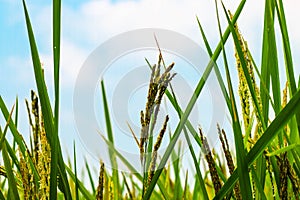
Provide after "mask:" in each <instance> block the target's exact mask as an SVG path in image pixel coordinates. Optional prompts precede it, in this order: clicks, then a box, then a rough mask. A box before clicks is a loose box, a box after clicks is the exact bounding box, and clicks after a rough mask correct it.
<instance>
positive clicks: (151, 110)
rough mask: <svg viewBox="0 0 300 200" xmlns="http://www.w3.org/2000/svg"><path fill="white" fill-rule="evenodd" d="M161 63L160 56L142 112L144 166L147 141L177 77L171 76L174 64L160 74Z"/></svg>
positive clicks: (141, 139) (141, 154)
mask: <svg viewBox="0 0 300 200" xmlns="http://www.w3.org/2000/svg"><path fill="white" fill-rule="evenodd" d="M161 62H162V56H161V54H160V55H159V59H158V63H157V65H154V66H153V67H152V72H151V76H150V83H149V88H148V95H147V103H146V108H145V113H144V111H141V113H140V120H141V125H142V128H141V137H140V142H139V147H140V160H141V163H142V165H143V163H144V161H145V160H144V154H145V151H146V150H145V148H146V147H147V140H148V137H149V133H152V132H153V129H154V127H155V124H156V120H157V115H158V112H159V107H160V104H161V100H162V97H163V95H164V93H165V91H166V89H167V87H168V84H169V82H170V81H171V80H172V79H173V77H174V76H175V74H172V75H171V74H170V71H171V69H172V68H173V67H174V63H172V64H171V65H170V66H169V67H168V68H167V69H166V70H165V72H164V73H162V74H160V70H161V69H160V68H161ZM152 115H153V120H152V126H151V128H150V119H151V116H152Z"/></svg>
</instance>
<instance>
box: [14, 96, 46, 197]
mask: <svg viewBox="0 0 300 200" xmlns="http://www.w3.org/2000/svg"><path fill="white" fill-rule="evenodd" d="M26 106H27V110H28V116H29V123H30V126H31V131H32V134H33V135H32V136H33V137H32V138H31V143H30V144H31V148H30V149H29V148H28V147H27V153H26V155H25V156H23V154H22V153H21V151H19V152H20V153H19V156H20V165H19V166H20V174H21V181H22V185H23V191H24V199H43V200H46V199H49V192H50V162H51V154H50V145H49V143H48V141H47V138H46V132H45V128H44V122H43V117H42V114H41V112H40V108H39V102H38V97H37V95H36V94H35V93H34V92H33V91H31V106H30V105H29V103H28V101H27V100H26ZM24 143H25V142H24ZM29 159H31V160H32V163H33V165H34V166H30V164H29V162H28V160H29ZM32 167H34V170H36V172H37V175H38V176H39V182H38V184H36V181H35V180H34V179H35V177H34V176H35V175H34V173H33V168H32Z"/></svg>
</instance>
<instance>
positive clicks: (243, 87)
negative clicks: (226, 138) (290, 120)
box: [222, 12, 300, 199]
mask: <svg viewBox="0 0 300 200" xmlns="http://www.w3.org/2000/svg"><path fill="white" fill-rule="evenodd" d="M229 14H230V16H231V18H232V15H231V13H230V12H229ZM234 28H235V32H236V34H237V36H238V40H239V43H240V46H241V49H242V52H243V57H244V59H245V61H246V65H247V71H248V74H249V75H250V80H251V81H250V85H251V87H252V88H253V89H254V95H255V97H256V101H257V106H255V101H254V98H253V97H252V96H251V93H250V88H249V87H250V86H249V83H247V80H246V75H245V72H244V70H243V68H242V65H241V61H240V57H239V55H238V53H237V50H236V49H235V58H236V66H237V71H238V78H239V90H238V92H239V96H240V102H241V108H242V115H243V122H244V130H245V133H246V136H245V137H247V140H248V142H249V143H248V145H247V148H249V149H250V148H251V147H252V146H253V145H254V144H255V142H256V141H257V140H258V138H259V137H260V136H261V134H263V132H264V126H265V125H263V123H264V122H263V121H262V120H261V118H260V116H259V110H262V107H263V106H262V101H261V96H260V92H259V88H258V86H257V84H256V82H255V76H254V71H253V62H252V58H251V55H250V52H249V50H248V45H247V42H246V41H245V40H244V38H243V36H242V35H241V33H240V31H239V29H238V26H237V24H234ZM287 91H288V85H287V84H286V87H285V89H284V91H283V100H282V108H283V107H284V106H285V105H286V103H287V98H288V97H287ZM250 102H251V103H252V104H250ZM251 105H252V106H251ZM251 107H252V110H253V111H252V112H254V114H255V118H256V123H257V124H256V129H255V131H254V135H253V136H252V137H251V127H252V125H253V122H252V120H251V115H252V114H251ZM264 121H267V120H264ZM288 131H289V130H288V126H286V127H285V128H284V135H287V134H288ZM279 137H281V139H280V140H279V144H278V146H279V147H276V148H283V147H286V146H287V141H286V138H283V137H282V136H281V134H279ZM222 144H223V142H222ZM270 150H275V149H274V147H272V148H270V147H268V149H266V150H265V151H264V153H263V157H264V158H262V159H261V160H260V161H262V162H266V164H265V165H266V170H267V171H268V174H269V176H270V183H271V185H272V193H273V198H274V199H275V198H276V192H275V185H274V178H273V176H274V172H273V170H272V165H273V167H274V164H275V162H276V161H275V160H274V158H271V157H269V156H268V151H270ZM275 157H276V159H277V166H275V167H278V170H279V179H280V181H279V182H277V184H279V188H280V191H278V194H279V197H280V198H281V199H288V190H287V188H288V185H287V184H288V177H289V178H290V182H291V184H292V188H293V192H294V196H295V198H296V199H299V195H300V192H299V189H300V188H299V179H297V178H296V177H297V176H295V175H293V174H295V172H294V170H293V168H292V167H291V164H290V161H289V160H288V159H287V154H286V152H285V153H281V154H280V155H279V156H275ZM264 159H265V161H263V160H264ZM271 159H272V161H271ZM253 167H254V169H256V168H257V162H255V163H254V164H253ZM252 184H253V195H254V198H255V194H256V188H255V185H256V183H255V181H254V178H253V179H252Z"/></svg>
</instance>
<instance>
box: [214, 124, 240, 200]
mask: <svg viewBox="0 0 300 200" xmlns="http://www.w3.org/2000/svg"><path fill="white" fill-rule="evenodd" d="M217 128H218V133H219V138H220V141H221V143H222V149H223V151H224V154H225V158H226V161H227V166H228V169H229V173H230V175H232V174H233V172H234V169H235V166H234V163H233V159H232V155H231V153H230V150H229V144H228V141H227V137H226V133H225V131H224V129H222V131H221V129H220V126H219V124H218V125H217ZM234 194H235V197H236V199H242V197H241V191H240V186H239V182H237V183H236V184H235V186H234Z"/></svg>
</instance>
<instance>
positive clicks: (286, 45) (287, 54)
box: [275, 0, 300, 135]
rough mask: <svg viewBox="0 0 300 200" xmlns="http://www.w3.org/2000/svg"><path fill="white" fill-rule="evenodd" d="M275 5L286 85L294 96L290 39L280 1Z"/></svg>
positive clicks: (299, 122)
mask: <svg viewBox="0 0 300 200" xmlns="http://www.w3.org/2000/svg"><path fill="white" fill-rule="evenodd" d="M275 3H276V11H277V15H278V22H279V26H280V30H281V36H282V42H283V50H284V51H283V53H284V60H285V67H286V75H287V80H288V85H289V88H290V91H291V95H292V96H293V95H295V93H296V91H297V85H296V80H295V73H294V64H293V59H292V51H291V45H290V39H289V34H288V29H287V24H286V19H285V11H284V6H283V2H282V0H279V1H278V3H277V1H275ZM296 118H297V125H298V134H299V135H300V112H297V113H296Z"/></svg>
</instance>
